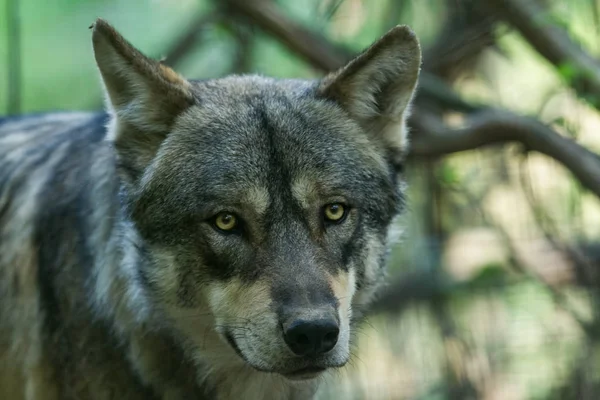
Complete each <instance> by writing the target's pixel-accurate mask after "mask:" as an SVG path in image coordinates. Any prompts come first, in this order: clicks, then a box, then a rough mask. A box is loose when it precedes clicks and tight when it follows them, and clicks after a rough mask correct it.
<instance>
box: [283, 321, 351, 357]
mask: <svg viewBox="0 0 600 400" xmlns="http://www.w3.org/2000/svg"><path fill="white" fill-rule="evenodd" d="M339 333H340V328H339V327H338V324H337V322H336V321H334V320H333V319H319V320H315V321H304V320H296V321H293V322H292V323H291V324H289V325H288V326H287V327H284V330H283V338H284V339H285V342H286V343H287V345H288V346H289V348H290V349H292V351H293V352H294V353H295V354H296V355H299V356H316V355H319V354H323V353H327V352H328V351H329V350H331V349H333V348H334V347H335V344H336V343H337V340H338V334H339Z"/></svg>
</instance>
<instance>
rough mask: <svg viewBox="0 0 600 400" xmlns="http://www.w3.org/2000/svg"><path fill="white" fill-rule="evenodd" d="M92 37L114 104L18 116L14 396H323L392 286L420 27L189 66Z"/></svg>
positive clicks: (6, 250) (9, 141)
mask: <svg viewBox="0 0 600 400" xmlns="http://www.w3.org/2000/svg"><path fill="white" fill-rule="evenodd" d="M91 29H92V43H93V51H94V56H95V60H96V63H97V66H98V69H99V72H100V76H101V79H102V82H103V86H104V88H105V92H106V104H107V107H106V108H107V110H106V112H102V113H87V112H57V113H46V114H38V115H29V116H22V117H7V118H4V119H2V120H0V398H2V399H11V400H19V399H32V400H37V399H43V400H53V399H92V400H103V399H131V400H135V399H144V400H147V399H150V400H152V399H164V400H175V399H225V400H227V399H310V398H313V396H315V394H317V392H318V387H319V383H320V382H321V381H322V380H323V378H324V377H326V376H327V375H328V374H329V372H330V371H335V369H337V368H340V367H342V366H343V365H344V364H346V363H347V362H348V360H349V358H350V356H351V343H352V337H353V332H354V331H355V328H356V325H357V324H358V323H359V322H360V320H361V316H363V315H364V313H365V311H366V310H368V305H369V303H370V302H371V301H372V300H373V298H374V297H375V296H376V294H377V292H378V291H380V290H381V287H382V285H383V284H384V280H385V279H384V277H385V264H386V258H387V254H388V249H389V246H390V245H391V243H393V242H394V240H395V239H394V237H393V236H394V234H393V232H394V226H395V221H396V219H397V217H398V216H399V215H401V214H402V210H403V209H404V197H405V195H404V192H405V190H404V185H405V183H404V181H405V179H404V174H403V165H404V161H405V157H406V152H407V149H408V138H407V129H406V119H407V117H408V115H409V109H410V105H411V102H412V99H413V97H414V92H415V87H416V85H417V81H418V76H419V71H420V67H421V50H420V47H419V42H418V40H417V38H416V36H415V34H414V33H413V32H412V31H411V30H410V29H409V28H408V27H406V26H398V27H395V28H393V29H391V30H390V31H389V32H388V33H387V34H385V35H384V36H382V37H381V38H380V39H379V40H377V41H376V42H375V43H373V44H372V45H371V46H370V47H368V48H367V49H366V50H364V51H363V52H362V53H361V54H360V55H358V56H357V57H356V58H354V59H353V60H351V61H350V62H349V63H348V64H347V65H345V66H343V67H342V68H340V69H339V70H338V71H335V72H332V73H330V74H329V75H326V76H325V77H323V78H321V79H315V80H299V79H273V78H268V77H264V76H257V75H243V76H227V77H224V78H219V79H213V80H188V79H185V78H183V77H182V76H181V75H179V74H177V73H176V72H175V71H173V70H172V69H171V68H169V67H167V66H166V65H164V64H163V63H161V62H159V61H155V60H153V59H151V58H149V57H147V56H145V55H143V54H142V53H141V52H140V51H139V50H137V49H136V48H135V47H133V45H131V44H130V43H129V42H128V41H126V40H125V39H124V38H123V37H122V36H121V35H120V34H119V33H118V32H117V31H116V30H115V29H114V28H113V27H112V26H111V25H110V24H109V23H107V22H106V21H104V20H102V19H98V20H96V21H95V23H94V24H93V26H92V27H91Z"/></svg>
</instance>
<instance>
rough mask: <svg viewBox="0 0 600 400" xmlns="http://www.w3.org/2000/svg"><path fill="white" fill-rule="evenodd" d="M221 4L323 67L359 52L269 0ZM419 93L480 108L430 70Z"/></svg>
mask: <svg viewBox="0 0 600 400" xmlns="http://www.w3.org/2000/svg"><path fill="white" fill-rule="evenodd" d="M219 4H221V5H222V6H224V7H225V8H226V11H227V12H229V13H236V14H239V15H242V16H244V17H245V18H247V19H248V20H249V21H250V22H253V23H254V24H256V25H257V26H258V27H259V28H260V29H262V30H263V31H265V32H267V33H269V34H271V35H272V36H273V37H274V38H275V39H277V40H279V41H280V42H281V43H282V44H284V45H285V46H286V47H287V48H288V49H290V50H291V51H292V52H294V53H295V54H297V55H298V56H299V57H300V58H302V59H304V60H305V61H306V62H308V63H309V64H310V65H312V66H313V67H314V68H317V69H318V70H320V71H323V72H330V71H334V70H336V69H338V68H339V67H341V66H342V65H344V64H345V63H346V62H348V61H349V60H351V59H352V58H353V57H354V56H355V54H353V53H352V52H351V51H350V50H348V49H345V48H342V47H341V46H337V45H335V44H333V43H331V42H329V41H327V40H326V39H325V38H324V37H322V36H320V35H318V34H316V33H314V32H312V31H311V30H309V29H307V28H305V27H304V26H302V25H300V24H299V23H297V22H296V21H294V20H292V19H291V18H289V17H288V16H287V15H285V14H284V13H283V12H282V11H281V10H280V9H279V8H278V6H277V5H276V4H274V3H273V2H271V1H269V0H224V1H223V2H220V3H219ZM417 96H420V97H421V99H426V100H427V101H434V102H436V103H439V104H441V105H442V106H444V107H447V108H450V109H453V110H457V111H462V112H472V111H476V110H478V109H480V107H479V106H477V105H473V104H469V103H468V102H466V101H464V100H462V99H461V98H460V96H457V95H456V93H455V92H454V91H453V90H452V89H451V88H450V87H449V86H448V85H447V84H446V83H445V82H444V81H443V80H441V79H440V78H437V77H435V76H433V75H431V74H429V73H427V72H426V71H423V72H422V73H421V77H420V79H419V91H418V93H417Z"/></svg>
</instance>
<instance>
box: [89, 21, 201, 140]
mask: <svg viewBox="0 0 600 400" xmlns="http://www.w3.org/2000/svg"><path fill="white" fill-rule="evenodd" d="M92 29H93V34H92V41H93V45H94V56H95V57H96V63H97V64H98V68H99V69H100V73H101V75H102V80H103V81H104V85H105V87H106V92H107V94H108V99H109V101H110V105H111V106H112V108H113V109H114V111H115V113H116V115H117V118H118V119H121V120H123V121H125V122H128V123H131V124H133V125H136V126H137V127H138V128H141V129H145V130H146V129H147V130H150V131H155V130H162V131H164V130H166V129H168V128H169V125H170V124H171V122H172V121H173V119H174V117H175V116H177V115H178V114H179V113H180V112H181V111H183V110H184V109H186V108H187V107H188V106H189V105H191V104H192V100H193V98H192V94H191V92H190V84H189V82H188V81H186V80H185V79H184V78H183V77H181V76H180V75H179V74H177V73H176V72H175V71H173V70H172V69H171V68H169V67H167V66H165V65H163V64H161V63H160V62H158V61H156V60H153V59H151V58H148V57H146V56H145V55H144V54H142V53H141V52H140V51H139V50H137V49H136V48H135V47H133V46H132V45H131V44H130V43H129V42H128V41H127V40H126V39H125V38H123V36H121V35H120V34H119V32H117V31H116V30H115V29H114V28H113V27H112V26H111V25H110V24H108V22H106V21H104V20H102V19H100V18H99V19H97V20H96V21H95V22H94V24H93V25H92Z"/></svg>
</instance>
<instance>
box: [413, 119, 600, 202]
mask: <svg viewBox="0 0 600 400" xmlns="http://www.w3.org/2000/svg"><path fill="white" fill-rule="evenodd" d="M412 122H413V124H414V127H415V128H416V129H417V132H416V133H415V134H414V135H413V140H412V143H411V156H412V157H435V156H442V155H445V154H449V153H456V152H460V151H465V150H473V149H476V148H478V147H481V146H486V145H490V144H494V143H506V142H519V143H522V144H523V145H525V147H526V149H527V150H533V151H537V152H539V153H542V154H545V155H547V156H549V157H552V158H554V159H555V160H557V161H558V162H560V163H561V164H563V165H564V166H565V167H566V168H567V169H569V170H570V171H571V172H572V173H573V175H574V176H575V177H576V178H577V179H579V181H580V182H581V183H582V184H583V185H584V186H585V187H586V188H588V189H589V190H590V191H592V192H593V193H594V194H595V195H596V196H598V197H600V157H599V156H598V155H597V154H595V153H593V152H591V151H590V150H588V149H586V148H585V147H583V146H581V145H579V144H577V143H575V142H574V141H572V140H571V139H568V138H565V137H563V136H561V135H559V134H558V133H556V132H555V131H554V130H552V129H551V128H549V127H548V126H546V125H544V124H543V123H541V122H539V121H537V120H535V119H533V118H528V117H523V116H519V115H515V114H513V113H510V112H508V111H500V110H491V109H490V110H486V111H481V112H479V113H477V114H475V115H474V116H473V117H471V118H470V119H469V123H468V124H467V125H466V127H464V128H460V129H451V128H448V127H446V126H445V125H444V124H443V123H442V121H441V120H440V119H439V118H437V117H436V116H433V115H424V114H423V113H419V112H416V113H415V115H414V118H413V119H412Z"/></svg>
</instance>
